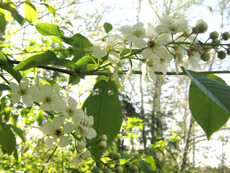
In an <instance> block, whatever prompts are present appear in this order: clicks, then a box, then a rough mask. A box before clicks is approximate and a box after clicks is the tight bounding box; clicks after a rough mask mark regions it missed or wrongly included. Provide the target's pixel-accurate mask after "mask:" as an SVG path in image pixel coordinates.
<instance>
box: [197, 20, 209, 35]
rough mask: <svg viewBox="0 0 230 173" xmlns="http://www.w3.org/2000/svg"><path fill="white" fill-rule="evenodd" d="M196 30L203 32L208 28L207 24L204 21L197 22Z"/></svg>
mask: <svg viewBox="0 0 230 173" xmlns="http://www.w3.org/2000/svg"><path fill="white" fill-rule="evenodd" d="M197 30H198V33H205V32H206V31H207V30H208V24H207V23H206V22H204V21H202V22H200V23H198V25H197Z"/></svg>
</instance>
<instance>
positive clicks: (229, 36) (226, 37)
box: [221, 32, 230, 40]
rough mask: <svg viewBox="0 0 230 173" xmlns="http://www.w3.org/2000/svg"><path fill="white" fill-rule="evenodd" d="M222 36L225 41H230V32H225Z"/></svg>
mask: <svg viewBox="0 0 230 173" xmlns="http://www.w3.org/2000/svg"><path fill="white" fill-rule="evenodd" d="M221 36H222V39H223V40H228V39H229V38H230V34H229V32H224V33H223V34H222V35H221Z"/></svg>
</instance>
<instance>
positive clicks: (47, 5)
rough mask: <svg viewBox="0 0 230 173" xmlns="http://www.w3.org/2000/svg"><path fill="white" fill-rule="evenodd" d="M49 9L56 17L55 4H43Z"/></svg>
mask: <svg viewBox="0 0 230 173" xmlns="http://www.w3.org/2000/svg"><path fill="white" fill-rule="evenodd" d="M43 5H44V6H45V7H46V8H47V9H48V10H49V12H50V13H52V14H53V16H54V17H55V15H56V12H55V8H54V7H53V6H51V5H50V4H43Z"/></svg>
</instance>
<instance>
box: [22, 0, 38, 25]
mask: <svg viewBox="0 0 230 173" xmlns="http://www.w3.org/2000/svg"><path fill="white" fill-rule="evenodd" d="M24 7H25V18H26V20H27V21H28V22H29V23H34V22H35V20H37V17H38V14H37V11H36V8H35V6H34V5H33V4H32V3H31V2H29V1H25V2H24Z"/></svg>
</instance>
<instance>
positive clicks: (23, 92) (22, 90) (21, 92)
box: [19, 89, 27, 95]
mask: <svg viewBox="0 0 230 173" xmlns="http://www.w3.org/2000/svg"><path fill="white" fill-rule="evenodd" d="M26 91H27V89H20V91H19V92H20V94H21V95H25V94H26Z"/></svg>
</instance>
